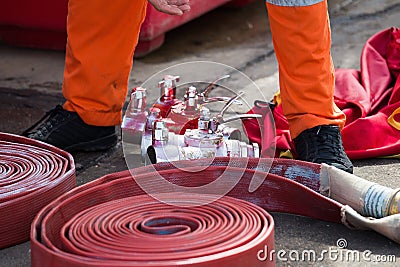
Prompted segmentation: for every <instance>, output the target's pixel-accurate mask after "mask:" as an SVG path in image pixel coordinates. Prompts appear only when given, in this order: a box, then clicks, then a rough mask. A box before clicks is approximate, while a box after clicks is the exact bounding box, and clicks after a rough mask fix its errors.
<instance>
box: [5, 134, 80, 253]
mask: <svg viewBox="0 0 400 267" xmlns="http://www.w3.org/2000/svg"><path fill="white" fill-rule="evenodd" d="M75 182H76V179H75V165H74V161H73V158H72V156H71V155H70V154H68V153H67V152H65V151H63V150H60V149H58V148H56V147H53V146H50V145H47V144H45V143H42V142H39V141H35V140H32V139H28V138H25V137H22V136H17V135H12V134H6V133H0V218H1V220H0V248H5V247H9V246H12V245H15V244H19V243H22V242H25V241H27V240H29V233H30V227H31V223H32V221H33V219H34V217H35V215H36V214H37V213H38V212H39V211H40V210H41V209H42V208H43V207H44V206H46V205H47V204H48V203H50V202H51V201H52V200H54V199H55V198H57V197H59V196H60V195H62V194H63V193H65V192H67V191H69V190H71V189H72V188H74V187H75Z"/></svg>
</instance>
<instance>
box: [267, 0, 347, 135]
mask: <svg viewBox="0 0 400 267" xmlns="http://www.w3.org/2000/svg"><path fill="white" fill-rule="evenodd" d="M292 2H293V1H292ZM267 9H268V17H269V21H270V27H271V32H272V39H273V44H274V49H275V53H276V57H277V60H278V64H279V84H280V91H281V97H282V108H283V112H284V114H285V116H286V118H287V119H288V121H289V128H290V133H291V137H292V138H295V137H297V136H298V135H299V134H300V133H301V132H302V131H304V130H306V129H309V128H312V127H314V126H317V125H329V124H330V125H338V126H340V127H341V128H342V127H343V126H344V123H345V115H344V114H343V113H342V112H341V111H340V110H339V108H338V107H337V106H336V105H335V103H334V101H333V92H334V68H333V63H332V58H331V53H330V46H331V33H330V25H329V15H328V8H327V1H326V0H325V1H322V2H320V3H317V4H312V5H308V6H301V7H299V6H296V7H294V6H278V5H273V4H269V3H267Z"/></svg>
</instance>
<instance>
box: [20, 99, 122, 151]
mask: <svg viewBox="0 0 400 267" xmlns="http://www.w3.org/2000/svg"><path fill="white" fill-rule="evenodd" d="M40 123H41V124H40ZM39 124H40V125H39ZM22 135H23V136H26V137H29V138H32V139H35V140H39V141H43V142H45V143H48V144H51V145H53V146H56V147H58V148H61V149H63V150H66V151H69V152H72V151H99V150H106V149H109V148H111V147H113V146H115V145H116V144H117V134H116V133H115V126H92V125H88V124H86V123H85V122H84V121H83V120H82V119H81V118H80V117H79V116H78V114H77V113H76V112H70V111H67V110H65V109H63V108H62V107H61V106H60V105H57V106H56V107H55V108H54V109H52V110H50V111H48V112H47V113H46V114H45V115H44V116H43V118H42V119H40V120H39V121H38V122H37V123H35V124H34V125H33V126H32V127H30V128H29V129H27V130H25V131H24V132H23V133H22Z"/></svg>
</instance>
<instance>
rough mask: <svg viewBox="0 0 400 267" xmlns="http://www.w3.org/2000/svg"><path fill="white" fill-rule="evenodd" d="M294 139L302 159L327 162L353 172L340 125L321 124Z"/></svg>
mask: <svg viewBox="0 0 400 267" xmlns="http://www.w3.org/2000/svg"><path fill="white" fill-rule="evenodd" d="M293 141H294V143H295V145H296V152H297V154H298V157H299V159H300V160H304V161H309V162H315V163H326V164H328V165H332V166H334V167H336V168H338V169H341V170H344V171H346V172H349V173H353V164H352V163H351V161H350V159H349V158H348V157H347V155H346V152H345V151H344V148H343V143H342V136H341V134H340V129H339V127H338V126H334V125H319V126H316V127H314V128H311V129H307V130H305V131H303V132H301V134H300V135H299V136H297V137H296V138H295V139H294V140H293Z"/></svg>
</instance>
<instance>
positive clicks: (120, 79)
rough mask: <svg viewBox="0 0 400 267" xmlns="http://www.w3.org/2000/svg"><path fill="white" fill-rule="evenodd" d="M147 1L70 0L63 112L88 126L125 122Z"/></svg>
mask: <svg viewBox="0 0 400 267" xmlns="http://www.w3.org/2000/svg"><path fill="white" fill-rule="evenodd" d="M146 5H147V1H146V0H118V1H108V0H70V1H69V4H68V18H67V33H68V42H67V48H66V59H65V69H64V83H63V94H64V97H65V99H66V102H65V104H64V108H65V109H66V110H69V111H75V112H77V113H78V114H79V116H80V117H81V118H82V119H83V120H84V121H85V122H86V123H87V124H90V125H96V126H112V125H118V124H120V123H121V120H122V107H123V104H124V101H125V97H126V94H127V90H128V78H129V74H130V71H131V68H132V61H133V53H134V49H135V47H136V45H137V43H138V38H139V31H140V26H141V24H142V22H143V20H144V18H145V15H146Z"/></svg>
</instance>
